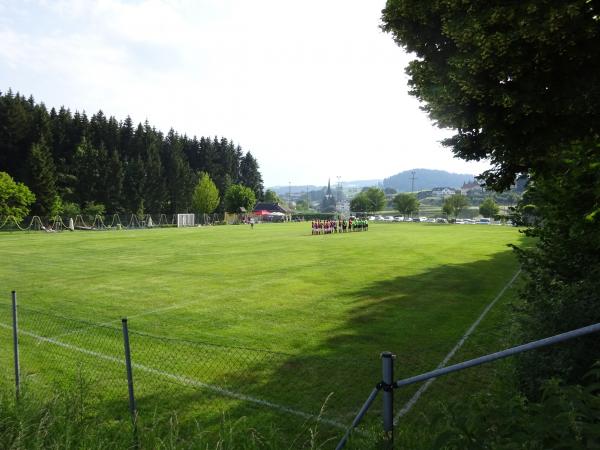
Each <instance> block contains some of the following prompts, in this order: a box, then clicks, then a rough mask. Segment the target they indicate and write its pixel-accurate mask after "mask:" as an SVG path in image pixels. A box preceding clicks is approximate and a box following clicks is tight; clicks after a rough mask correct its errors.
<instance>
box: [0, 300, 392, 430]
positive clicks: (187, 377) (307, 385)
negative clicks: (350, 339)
mask: <svg viewBox="0 0 600 450" xmlns="http://www.w3.org/2000/svg"><path fill="white" fill-rule="evenodd" d="M18 318H19V347H20V366H21V381H22V384H23V386H26V388H27V389H31V390H35V391H37V392H40V393H48V392H64V391H65V390H73V389H79V390H81V391H82V395H83V394H85V398H86V399H88V400H87V401H88V402H89V403H90V404H91V403H94V404H95V408H97V410H98V411H99V412H100V413H103V414H113V415H116V416H117V417H120V418H124V417H125V416H126V415H127V414H128V401H127V398H128V397H127V392H128V391H127V379H126V371H125V358H124V346H123V333H122V329H121V327H120V326H107V325H99V324H95V323H92V322H86V321H81V320H75V319H72V318H68V317H63V316H60V315H57V314H53V313H50V312H47V311H40V310H37V309H34V308H29V307H21V306H20V307H19V308H18ZM11 333H12V323H11V308H10V307H6V306H4V305H2V307H1V308H0V337H1V338H2V343H3V344H2V348H1V350H2V351H1V352H0V361H1V362H2V368H3V369H2V370H6V369H7V368H9V367H12V366H13V364H12V361H11V357H12V347H11V345H12V344H10V345H8V343H12V334H11ZM129 342H130V348H131V359H132V369H133V379H134V387H135V397H136V403H137V410H138V414H139V415H141V416H144V415H145V416H147V417H153V418H157V417H158V418H161V417H169V416H170V415H173V414H177V416H178V418H179V420H181V421H185V420H197V419H198V418H199V417H200V418H202V420H204V421H209V422H210V421H213V422H214V423H216V422H217V421H219V420H221V419H222V417H223V414H226V415H227V416H229V417H231V418H234V419H235V418H238V417H254V418H256V417H259V418H260V417H262V418H263V419H256V420H258V421H261V420H262V422H263V423H276V424H278V426H281V427H282V428H285V427H291V428H297V427H298V426H299V425H298V424H307V423H308V424H314V423H319V424H321V426H322V427H325V428H328V429H329V430H330V432H331V434H332V435H335V434H339V432H340V430H343V429H344V428H345V427H346V426H347V425H348V424H349V423H350V421H351V420H352V418H353V416H354V414H355V413H356V410H357V409H358V408H359V407H360V406H361V403H362V401H363V397H364V394H365V392H363V391H364V388H365V386H370V385H371V384H373V383H374V380H378V379H379V378H380V376H381V374H380V369H379V360H378V355H374V357H373V358H369V359H358V358H355V357H352V356H349V357H348V358H327V357H323V356H320V355H306V354H303V355H301V356H299V355H292V354H286V353H277V352H273V351H265V350H259V349H252V348H244V347H233V346H223V345H213V344H210V343H206V342H198V341H189V340H182V339H172V338H167V337H161V336H154V335H151V334H147V333H142V332H138V331H136V330H135V324H134V323H129ZM4 375H6V377H5V378H6V379H9V378H11V373H10V371H8V370H6V374H4ZM13 378H14V377H13Z"/></svg>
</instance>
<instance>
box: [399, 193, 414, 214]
mask: <svg viewBox="0 0 600 450" xmlns="http://www.w3.org/2000/svg"><path fill="white" fill-rule="evenodd" d="M393 203H394V206H395V207H396V209H397V210H398V211H399V212H401V213H402V214H404V215H406V216H409V215H411V214H412V213H415V212H418V211H419V200H417V196H416V195H414V194H398V195H396V196H395V197H394V200H393Z"/></svg>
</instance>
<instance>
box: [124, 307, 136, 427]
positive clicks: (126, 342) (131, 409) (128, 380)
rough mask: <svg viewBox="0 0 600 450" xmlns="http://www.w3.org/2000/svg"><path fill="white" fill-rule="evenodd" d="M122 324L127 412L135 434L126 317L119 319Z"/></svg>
mask: <svg viewBox="0 0 600 450" xmlns="http://www.w3.org/2000/svg"><path fill="white" fill-rule="evenodd" d="M121 323H122V324H123V345H124V347H125V368H126V369H127V388H128V390H129V412H130V413H131V421H132V422H133V433H134V436H137V411H136V408H135V396H134V395H133V373H132V371H131V350H130V349H129V330H128V328H127V319H126V318H123V319H121Z"/></svg>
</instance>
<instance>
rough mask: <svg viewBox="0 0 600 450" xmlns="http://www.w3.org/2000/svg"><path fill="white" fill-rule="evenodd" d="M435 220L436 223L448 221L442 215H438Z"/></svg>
mask: <svg viewBox="0 0 600 450" xmlns="http://www.w3.org/2000/svg"><path fill="white" fill-rule="evenodd" d="M435 221H436V223H448V221H447V220H446V219H444V218H443V217H438V218H437V219H435Z"/></svg>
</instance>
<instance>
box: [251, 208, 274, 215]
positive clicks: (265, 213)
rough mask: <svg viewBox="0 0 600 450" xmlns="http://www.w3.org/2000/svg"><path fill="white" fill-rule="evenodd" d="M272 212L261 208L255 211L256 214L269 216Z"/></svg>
mask: <svg viewBox="0 0 600 450" xmlns="http://www.w3.org/2000/svg"><path fill="white" fill-rule="evenodd" d="M269 214H271V211H267V210H266V209H261V210H260V211H254V215H256V216H268V215H269Z"/></svg>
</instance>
